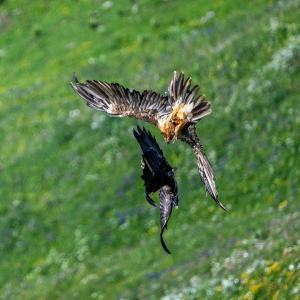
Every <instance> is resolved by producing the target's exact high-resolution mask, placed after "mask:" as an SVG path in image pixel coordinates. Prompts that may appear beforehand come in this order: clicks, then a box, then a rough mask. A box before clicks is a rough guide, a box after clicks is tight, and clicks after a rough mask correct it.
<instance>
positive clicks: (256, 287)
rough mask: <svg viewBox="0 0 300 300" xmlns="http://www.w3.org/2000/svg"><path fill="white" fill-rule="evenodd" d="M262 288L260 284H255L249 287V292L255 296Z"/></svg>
mask: <svg viewBox="0 0 300 300" xmlns="http://www.w3.org/2000/svg"><path fill="white" fill-rule="evenodd" d="M262 287H263V284H262V283H256V284H254V285H252V286H250V291H251V293H252V294H253V295H255V294H257V293H258V292H259V290H260V289H261V288H262Z"/></svg>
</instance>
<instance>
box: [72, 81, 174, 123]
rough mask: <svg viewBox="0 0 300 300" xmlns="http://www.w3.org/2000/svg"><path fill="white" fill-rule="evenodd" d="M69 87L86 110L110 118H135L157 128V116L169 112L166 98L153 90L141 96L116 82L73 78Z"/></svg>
mask: <svg viewBox="0 0 300 300" xmlns="http://www.w3.org/2000/svg"><path fill="white" fill-rule="evenodd" d="M71 86H72V87H73V89H74V91H75V92H76V93H77V94H78V95H79V96H80V97H81V98H83V99H84V100H85V101H86V103H87V105H88V106H89V107H92V108H95V109H98V110H101V111H105V112H107V113H108V114H110V115H112V116H119V117H125V116H128V117H134V118H136V119H140V120H144V121H147V122H150V123H153V124H155V125H156V124H157V119H158V117H159V116H160V115H164V114H167V113H168V111H169V110H170V107H169V105H168V99H167V97H166V96H162V95H160V94H158V93H156V92H153V91H144V92H142V93H140V92H138V91H136V90H130V89H128V88H125V87H123V86H122V85H120V84H118V83H107V82H104V81H97V80H87V81H86V82H84V83H80V82H79V81H78V80H77V78H76V76H74V79H73V82H71Z"/></svg>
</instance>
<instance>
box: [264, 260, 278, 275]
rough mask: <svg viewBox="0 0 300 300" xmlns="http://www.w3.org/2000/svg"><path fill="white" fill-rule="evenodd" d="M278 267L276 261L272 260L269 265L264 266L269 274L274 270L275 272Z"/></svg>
mask: <svg viewBox="0 0 300 300" xmlns="http://www.w3.org/2000/svg"><path fill="white" fill-rule="evenodd" d="M279 269H280V265H279V263H278V262H273V263H272V264H271V265H270V266H269V267H267V268H266V273H267V274H268V275H271V274H272V273H274V272H277V271H278V270H279Z"/></svg>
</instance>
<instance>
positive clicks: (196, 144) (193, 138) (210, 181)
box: [180, 125, 227, 211]
mask: <svg viewBox="0 0 300 300" xmlns="http://www.w3.org/2000/svg"><path fill="white" fill-rule="evenodd" d="M184 133H185V134H183V135H181V136H180V139H181V140H182V141H184V142H186V143H188V144H189V145H190V146H191V147H192V148H193V150H194V152H195V155H196V158H197V164H198V169H199V175H200V178H201V181H202V182H203V183H204V185H205V188H206V190H207V192H208V193H209V195H210V196H211V197H212V198H213V199H214V201H215V202H216V203H217V204H218V205H219V206H220V207H221V208H222V209H224V210H225V211H227V209H226V207H225V206H224V205H223V204H222V203H221V201H220V200H219V197H218V192H217V187H216V182H215V176H214V171H213V169H212V167H211V165H210V162H209V160H208V158H207V157H206V155H205V153H204V151H203V147H202V145H201V144H200V141H199V138H198V136H197V133H196V128H195V125H190V126H189V127H188V128H187V130H186V131H185V132H184Z"/></svg>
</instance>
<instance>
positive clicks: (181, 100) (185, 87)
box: [168, 71, 211, 123]
mask: <svg viewBox="0 0 300 300" xmlns="http://www.w3.org/2000/svg"><path fill="white" fill-rule="evenodd" d="M199 90H200V87H199V86H198V85H194V86H192V79H191V78H190V77H188V78H187V79H185V78H184V74H183V72H181V73H180V74H179V76H177V73H176V71H174V73H173V77H172V79H171V82H170V84H169V87H168V94H169V98H168V99H169V103H170V105H171V106H172V107H176V106H178V105H179V106H182V107H183V108H182V109H183V111H184V112H186V113H187V114H188V116H189V121H190V122H191V123H197V122H198V121H199V120H200V119H202V118H204V117H205V116H207V115H209V114H210V113H211V108H210V103H209V102H207V101H205V97H204V96H202V95H198V93H199Z"/></svg>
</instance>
